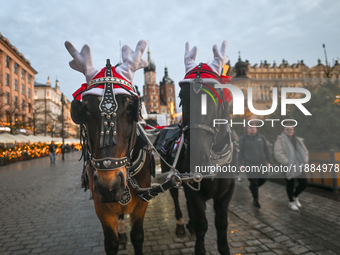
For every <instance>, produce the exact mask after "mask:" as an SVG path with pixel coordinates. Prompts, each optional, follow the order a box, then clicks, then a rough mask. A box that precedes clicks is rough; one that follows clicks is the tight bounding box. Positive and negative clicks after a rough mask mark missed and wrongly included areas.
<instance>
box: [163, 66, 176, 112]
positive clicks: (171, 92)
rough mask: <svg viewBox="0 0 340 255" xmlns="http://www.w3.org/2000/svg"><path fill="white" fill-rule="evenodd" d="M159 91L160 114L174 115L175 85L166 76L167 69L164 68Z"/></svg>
mask: <svg viewBox="0 0 340 255" xmlns="http://www.w3.org/2000/svg"><path fill="white" fill-rule="evenodd" d="M159 89H160V103H161V109H160V110H161V113H162V114H170V116H171V114H173V113H176V100H175V99H176V96H175V84H174V81H173V80H172V79H170V77H169V75H168V68H167V67H165V68H164V77H163V79H162V80H161V81H160V82H159Z"/></svg>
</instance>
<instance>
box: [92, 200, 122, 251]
mask: <svg viewBox="0 0 340 255" xmlns="http://www.w3.org/2000/svg"><path fill="white" fill-rule="evenodd" d="M93 197H94V203H95V209H96V213H97V216H98V218H99V220H100V222H101V224H102V228H103V232H104V245H105V252H106V254H107V255H116V254H117V253H118V248H119V239H118V235H117V221H118V217H117V215H114V214H112V211H111V209H110V208H109V206H108V205H106V204H102V203H100V202H99V198H98V196H97V195H94V196H93Z"/></svg>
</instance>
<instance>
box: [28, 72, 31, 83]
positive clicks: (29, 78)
mask: <svg viewBox="0 0 340 255" xmlns="http://www.w3.org/2000/svg"><path fill="white" fill-rule="evenodd" d="M27 82H28V83H31V75H30V74H28V75H27Z"/></svg>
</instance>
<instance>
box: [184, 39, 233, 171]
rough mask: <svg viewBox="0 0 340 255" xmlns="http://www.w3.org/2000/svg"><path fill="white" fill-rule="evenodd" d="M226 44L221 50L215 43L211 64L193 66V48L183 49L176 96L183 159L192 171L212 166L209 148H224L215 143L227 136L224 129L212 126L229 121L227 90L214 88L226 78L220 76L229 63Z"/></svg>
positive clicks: (194, 56) (186, 47) (224, 43)
mask: <svg viewBox="0 0 340 255" xmlns="http://www.w3.org/2000/svg"><path fill="white" fill-rule="evenodd" d="M227 44H228V43H227V41H224V42H223V43H222V46H221V48H219V47H218V46H217V45H216V44H215V45H214V46H213V53H214V60H213V61H212V62H211V63H210V64H205V63H200V64H198V65H197V64H196V63H195V58H196V54H197V48H196V46H195V47H193V48H192V49H190V45H189V43H186V46H185V55H184V63H185V67H186V75H185V78H184V79H183V80H182V81H180V82H179V85H180V87H181V91H180V95H179V96H180V98H181V104H182V114H183V127H184V137H185V144H186V148H187V149H186V155H185V158H186V160H187V161H189V162H190V171H191V172H195V169H194V167H195V166H206V165H208V166H209V165H214V163H215V162H214V160H213V159H212V148H215V149H216V148H217V150H219V149H220V148H218V147H223V145H219V141H218V140H219V139H221V137H224V136H225V135H226V134H227V133H228V131H227V129H225V128H220V127H214V126H213V123H214V119H229V112H228V100H229V101H230V97H228V96H227V95H226V93H227V92H226V91H223V90H222V89H218V88H215V84H220V83H223V82H225V79H226V77H225V76H220V74H221V71H222V68H223V66H224V65H225V64H226V63H227V62H228V58H227V57H226V55H225V52H226V48H227ZM229 93H230V92H229ZM229 96H230V94H229ZM226 99H227V102H226ZM204 109H205V112H204ZM224 142H225V143H227V142H228V141H224ZM225 143H224V145H225Z"/></svg>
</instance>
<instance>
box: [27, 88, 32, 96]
mask: <svg viewBox="0 0 340 255" xmlns="http://www.w3.org/2000/svg"><path fill="white" fill-rule="evenodd" d="M27 97H28V98H31V88H27Z"/></svg>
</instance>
